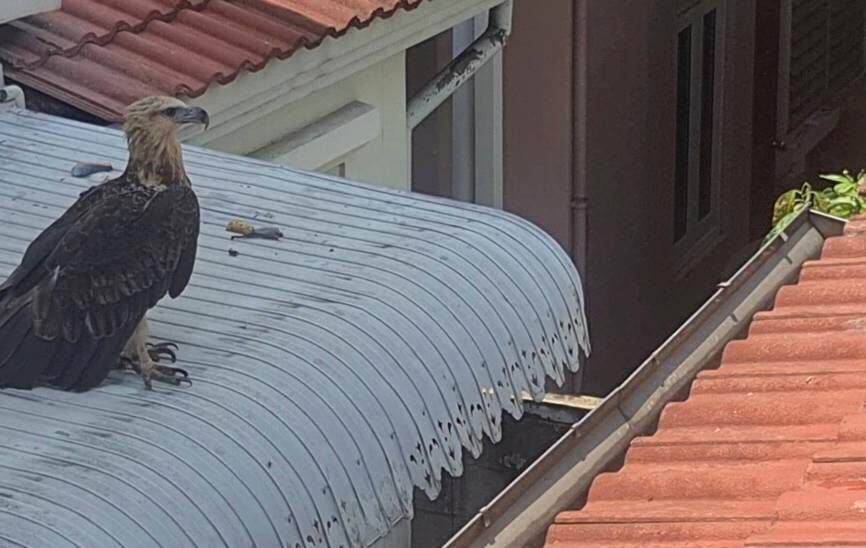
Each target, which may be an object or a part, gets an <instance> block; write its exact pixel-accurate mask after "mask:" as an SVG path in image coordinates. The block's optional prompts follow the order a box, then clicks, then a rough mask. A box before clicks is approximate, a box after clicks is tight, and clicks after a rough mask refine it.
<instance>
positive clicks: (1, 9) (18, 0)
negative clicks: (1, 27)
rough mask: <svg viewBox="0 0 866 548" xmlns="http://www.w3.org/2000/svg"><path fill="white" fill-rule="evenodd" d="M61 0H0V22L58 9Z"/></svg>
mask: <svg viewBox="0 0 866 548" xmlns="http://www.w3.org/2000/svg"><path fill="white" fill-rule="evenodd" d="M60 1H61V0H0V24H3V23H8V22H9V21H14V20H16V19H21V18H22V17H27V16H29V15H36V14H37V13H43V12H46V11H53V10H59V9H60Z"/></svg>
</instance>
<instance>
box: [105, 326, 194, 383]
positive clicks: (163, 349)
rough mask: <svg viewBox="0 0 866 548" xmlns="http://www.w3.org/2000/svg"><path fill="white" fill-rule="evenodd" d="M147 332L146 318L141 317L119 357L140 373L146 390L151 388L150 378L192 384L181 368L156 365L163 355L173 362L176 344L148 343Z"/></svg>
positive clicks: (122, 361)
mask: <svg viewBox="0 0 866 548" xmlns="http://www.w3.org/2000/svg"><path fill="white" fill-rule="evenodd" d="M148 334H149V329H148V325H147V320H145V319H142V320H141V322H140V323H139V324H138V327H136V328H135V332H134V333H133V334H132V337H131V338H130V339H129V342H128V343H127V345H126V350H125V352H124V354H126V356H124V357H123V358H121V363H122V364H123V363H124V362H126V363H127V364H128V365H129V366H130V367H131V368H132V369H133V370H134V371H135V372H136V373H138V374H140V375H141V378H142V379H144V386H145V387H146V388H147V389H148V390H150V389H151V388H152V387H151V380H156V381H160V382H165V383H168V384H174V385H179V384H180V383H182V382H188V383H190V384H192V381H190V380H189V374H188V373H187V372H186V371H184V370H183V369H180V368H178V367H170V366H167V365H157V362H159V361H160V360H161V359H162V358H163V357H167V358H168V359H169V361H171V363H174V361H175V358H176V355H175V353H174V350H176V349H177V345H176V344H174V343H170V342H164V343H157V344H151V343H148V342H147V338H148ZM130 355H131V357H130Z"/></svg>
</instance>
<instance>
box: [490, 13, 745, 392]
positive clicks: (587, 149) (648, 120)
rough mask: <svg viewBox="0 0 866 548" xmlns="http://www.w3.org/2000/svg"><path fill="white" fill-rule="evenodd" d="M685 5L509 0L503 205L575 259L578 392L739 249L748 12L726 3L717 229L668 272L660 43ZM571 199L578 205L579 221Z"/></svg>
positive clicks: (664, 77) (717, 277) (673, 313)
mask: <svg viewBox="0 0 866 548" xmlns="http://www.w3.org/2000/svg"><path fill="white" fill-rule="evenodd" d="M693 3H694V2H692V1H691V0H641V1H639V2H638V1H634V0H574V1H573V2H572V1H570V0H552V1H550V2H545V4H544V6H545V9H538V4H537V3H536V2H534V1H533V0H517V2H516V5H515V22H514V35H513V37H512V39H511V40H510V41H509V44H508V46H507V47H506V53H505V75H506V82H505V136H506V141H505V154H506V164H505V173H506V179H505V197H506V207H507V208H508V209H510V210H512V211H515V212H517V213H518V214H520V215H523V216H525V217H527V218H529V219H530V220H532V221H534V222H536V223H538V224H539V225H541V226H542V227H543V228H544V229H545V230H547V231H548V232H550V233H551V234H553V235H554V237H556V238H557V239H558V240H559V241H560V243H561V244H562V245H563V246H564V247H566V249H568V250H569V252H570V253H571V254H572V256H573V257H574V258H575V259H576V260H577V262H578V263H582V262H583V260H584V259H582V256H585V262H586V264H585V266H583V267H582V269H581V270H582V272H581V274H582V276H583V278H584V281H585V285H586V291H587V294H588V308H589V324H590V334H591V338H592V341H593V355H592V356H591V358H590V360H589V362H588V363H587V367H586V368H585V369H584V373H583V387H582V389H581V390H582V391H584V392H587V393H592V394H598V395H602V394H606V393H607V392H608V391H609V390H610V389H612V388H613V387H614V386H616V385H617V384H618V383H619V382H621V381H622V380H623V379H624V378H625V377H626V376H627V375H628V374H629V373H630V372H631V371H632V370H633V369H634V368H635V367H637V366H638V365H639V364H640V363H641V362H642V361H643V360H644V359H645V358H646V357H647V355H648V354H649V353H650V352H651V351H652V350H653V349H654V348H655V347H657V346H658V344H659V343H660V342H662V341H663V340H664V339H665V338H666V337H667V336H668V335H669V334H670V333H672V332H673V331H674V329H676V327H677V326H678V325H680V324H681V323H682V322H683V321H684V320H685V319H686V318H687V317H688V316H689V315H690V314H691V313H692V312H694V310H695V309H696V308H697V307H698V306H699V305H700V304H701V303H702V301H703V300H704V299H705V298H706V297H707V296H708V295H709V294H710V292H711V291H712V290H713V289H714V287H715V284H717V283H718V282H719V281H721V280H722V279H723V277H724V276H726V275H727V274H729V273H730V272H729V270H730V266H731V265H728V262H729V260H730V259H731V257H732V256H735V255H738V254H739V255H742V253H743V252H744V250H747V246H748V244H749V237H748V219H749V209H748V208H749V191H750V186H749V185H750V169H751V164H750V150H751V144H750V140H751V133H750V131H751V124H752V117H751V112H752V108H751V106H752V88H751V82H752V77H753V63H752V61H753V56H754V50H753V47H754V42H753V36H754V32H753V24H754V9H755V7H754V3H753V2H749V1H745V2H743V1H740V2H728V3H727V5H728V7H729V18H728V20H727V29H728V31H729V34H728V39H727V57H726V59H727V64H726V68H725V79H726V80H725V81H726V82H727V85H726V89H725V92H724V96H723V101H724V105H725V106H724V108H723V128H724V131H723V145H722V151H723V159H722V164H723V175H722V188H723V189H724V190H723V195H722V206H721V211H722V221H721V226H722V233H723V234H724V238H723V239H722V240H721V241H720V242H718V244H717V245H715V246H713V247H712V248H708V249H707V255H706V256H705V257H704V259H703V260H702V261H700V262H699V263H697V264H695V265H694V267H693V268H692V269H691V270H690V271H688V272H686V273H685V274H682V273H678V272H676V271H675V256H674V250H673V210H674V204H673V181H674V129H675V112H674V107H675V95H674V93H675V78H674V54H675V52H674V46H675V38H676V33H677V27H676V24H677V14H678V10H679V8H680V7H681V6H683V5H690V4H693ZM571 204H578V205H580V204H585V207H586V216H585V219H584V218H582V217H581V216H580V211H579V210H576V209H573V208H572V207H571ZM583 241H585V242H586V244H585V245H586V247H585V248H583V247H582V246H583V243H582V242H583ZM726 265H728V267H727V269H726ZM726 270H727V271H726Z"/></svg>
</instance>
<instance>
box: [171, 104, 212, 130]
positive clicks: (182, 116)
mask: <svg viewBox="0 0 866 548" xmlns="http://www.w3.org/2000/svg"><path fill="white" fill-rule="evenodd" d="M172 119H173V120H174V122H175V123H176V124H178V125H180V124H203V125H204V128H205V129H207V127H208V125H209V124H210V117H209V116H208V114H207V111H206V110H205V109H203V108H201V107H181V108H178V109H176V110H175V111H174V116H173V117H172Z"/></svg>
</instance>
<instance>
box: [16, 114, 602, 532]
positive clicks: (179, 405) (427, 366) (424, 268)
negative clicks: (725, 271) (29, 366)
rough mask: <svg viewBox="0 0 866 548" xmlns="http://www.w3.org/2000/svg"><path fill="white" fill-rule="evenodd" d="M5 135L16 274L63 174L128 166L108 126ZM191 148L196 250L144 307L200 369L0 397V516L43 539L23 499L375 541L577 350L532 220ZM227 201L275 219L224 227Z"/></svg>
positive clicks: (555, 250)
mask: <svg viewBox="0 0 866 548" xmlns="http://www.w3.org/2000/svg"><path fill="white" fill-rule="evenodd" d="M0 142H2V143H0V159H2V161H3V165H4V170H3V171H2V172H0V197H2V198H3V200H0V209H2V210H3V215H4V218H5V223H6V224H5V229H4V231H2V233H0V268H2V269H3V271H8V270H11V268H12V267H13V266H14V265H15V264H16V262H17V260H18V259H19V257H20V252H21V251H22V250H23V248H24V246H25V245H26V244H27V242H28V241H30V239H32V237H33V236H35V234H36V233H37V232H38V230H39V229H40V227H42V226H45V225H46V224H47V223H48V222H50V220H52V219H53V218H55V217H56V216H57V215H58V214H59V213H60V212H61V211H62V209H63V208H65V207H66V206H68V204H69V203H70V202H71V201H72V200H73V199H74V198H75V196H76V195H77V194H78V192H80V191H81V190H82V189H83V188H84V187H85V186H88V185H89V184H90V182H89V181H86V180H81V179H73V178H70V177H68V173H69V169H70V168H71V167H72V166H73V165H74V164H75V163H76V162H78V161H111V162H112V163H113V164H114V165H115V166H117V167H121V166H122V165H123V164H124V163H125V161H126V152H125V145H124V141H123V138H122V136H121V135H120V134H119V133H118V132H116V131H114V130H110V129H106V128H100V127H95V126H89V125H86V124H81V123H78V122H74V121H70V120H63V119H59V118H55V117H51V116H46V115H41V114H36V113H32V112H28V111H18V110H10V111H5V112H2V111H0ZM185 151H186V154H185V155H186V161H187V164H188V170H189V173H190V176H191V178H192V179H193V181H194V184H195V187H196V189H197V193H198V194H199V199H200V202H201V204H202V209H203V222H202V236H201V239H200V255H199V260H198V261H197V264H196V271H195V274H194V276H193V279H192V281H191V284H190V287H189V288H188V290H187V291H186V292H185V293H184V295H183V296H182V297H181V298H179V299H177V300H175V301H166V302H163V303H161V304H160V305H159V306H158V307H157V308H156V309H154V310H153V311H152V313H151V315H150V318H151V323H152V325H153V331H154V336H156V337H171V338H173V339H175V340H178V341H179V342H181V343H182V344H183V348H182V354H181V357H180V359H181V361H182V363H183V366H184V367H187V368H188V369H189V370H190V371H191V373H192V374H193V375H194V376H195V385H194V386H193V388H192V390H187V391H184V392H182V393H181V392H179V391H177V390H175V389H171V388H162V387H160V388H159V389H158V390H155V391H154V392H152V393H148V392H144V391H143V390H142V387H141V385H140V382H139V381H138V379H129V378H124V377H123V376H120V377H112V380H111V382H109V383H107V384H106V385H104V386H103V387H100V388H99V389H97V390H95V391H92V392H88V393H87V394H85V395H81V394H69V393H64V392H57V391H53V390H46V389H38V390H34V391H33V392H28V393H18V392H15V391H4V392H2V393H0V407H2V408H3V409H4V413H3V414H0V429H3V431H4V437H3V442H2V443H0V466H5V467H7V468H8V467H9V466H14V468H15V470H17V471H13V472H10V473H7V474H3V475H2V476H0V491H3V489H5V488H8V489H10V490H15V491H14V492H15V493H19V492H23V493H27V495H26V496H24V495H21V496H24V499H23V500H20V499H19V498H17V497H18V496H19V495H15V497H12V498H11V499H6V498H4V499H2V500H3V501H4V505H5V506H4V508H6V511H5V512H4V513H0V530H3V531H16V530H19V529H20V530H22V531H24V530H25V529H26V531H27V533H28V534H37V533H36V532H34V530H33V529H32V526H33V525H32V522H33V520H36V522H38V523H40V526H39V527H41V528H37V529H38V530H39V531H41V532H40V533H38V534H39V535H42V536H41V537H37V538H42V539H43V540H45V539H48V538H51V539H54V540H55V541H57V540H58V539H57V538H56V537H55V536H52V535H56V534H57V531H54V532H50V533H49V532H48V529H50V527H49V528H48V529H46V527H48V525H49V524H47V523H42V522H41V521H40V520H41V518H39V517H38V516H42V515H47V514H44V513H43V511H44V512H49V511H50V513H51V514H52V515H54V516H56V519H58V520H60V521H62V522H63V523H64V524H65V525H67V527H65V528H64V529H63V532H62V533H61V534H62V537H63V538H65V539H66V540H67V541H68V542H72V543H76V539H78V541H81V539H84V540H85V541H84V545H88V544H89V545H93V544H98V543H99V542H103V541H105V540H106V539H107V538H109V537H111V538H115V539H127V541H128V540H129V539H135V538H139V537H136V536H135V535H140V532H139V533H136V531H140V528H143V529H144V530H147V531H148V532H149V534H151V535H154V536H155V537H157V538H159V539H162V541H164V543H168V544H172V543H175V545H177V543H187V542H188V539H189V538H193V539H197V540H196V541H195V542H199V541H200V542H202V543H212V542H220V540H219V539H222V540H223V542H227V543H229V544H232V545H237V544H238V543H244V542H247V541H249V540H251V541H253V542H256V543H258V544H262V545H267V544H269V543H272V542H275V541H277V540H279V542H280V543H287V544H288V545H290V546H296V545H297V546H302V545H303V546H306V545H312V544H316V543H318V542H322V543H325V544H329V545H332V546H338V545H340V544H346V545H352V546H368V545H369V544H370V543H372V542H375V540H376V539H378V538H381V537H382V535H383V534H386V533H387V531H388V530H389V528H390V527H392V526H393V524H394V523H395V522H399V520H401V519H405V518H407V517H411V515H412V493H413V487H414V486H418V487H419V488H421V489H423V490H425V491H426V492H427V494H428V495H429V496H431V497H434V496H436V494H437V493H438V490H439V485H440V477H441V474H442V471H443V470H444V471H447V472H449V473H450V474H452V475H454V476H458V475H460V474H461V473H462V458H461V457H462V451H463V448H464V447H465V448H468V449H469V450H470V452H471V453H472V454H478V452H479V451H480V449H481V443H480V442H481V439H482V436H483V435H485V434H486V435H487V436H488V437H490V438H491V439H492V440H493V441H498V439H499V437H500V436H501V420H500V418H501V413H502V412H504V411H507V412H509V413H511V414H512V415H513V416H515V417H519V416H520V415H521V414H522V411H523V404H522V401H521V399H522V398H521V395H522V393H523V391H527V392H530V393H531V394H532V395H533V396H534V397H536V398H540V397H542V395H543V393H544V391H543V385H544V383H543V379H544V377H545V376H550V377H551V378H553V379H554V380H556V381H557V382H560V383H561V381H562V379H563V374H564V371H565V370H566V369H571V370H574V369H576V368H577V366H578V361H579V360H578V354H579V352H580V350H579V349H580V348H582V347H583V348H588V340H587V335H586V329H585V326H586V323H585V322H586V318H585V315H584V311H583V291H582V287H581V284H580V279H579V276H578V273H577V271H576V270H575V269H574V267H573V265H572V264H571V262H570V260H569V258H568V256H567V255H566V254H565V252H564V251H563V250H562V248H561V247H560V246H559V245H558V244H557V243H556V242H555V241H554V240H553V239H552V238H551V237H550V236H548V235H547V234H545V233H544V232H543V231H542V230H541V229H540V228H538V227H537V226H535V225H533V224H531V223H529V222H528V221H525V220H523V219H521V218H519V217H516V216H514V215H511V214H508V213H504V212H501V211H497V210H491V209H489V208H484V207H479V206H473V205H469V204H462V203H459V202H452V201H448V200H444V199H437V198H433V197H427V196H420V195H415V194H411V193H407V192H400V191H394V190H389V189H384V188H380V187H375V186H373V185H368V184H363V183H354V182H348V181H342V180H339V179H337V178H329V177H324V176H321V175H316V174H311V173H303V172H297V171H293V170H290V169H288V168H285V167H281V166H276V165H273V164H268V163H267V162H263V161H259V160H252V159H248V158H239V157H235V156H232V155H229V154H223V153H217V152H212V151H207V150H203V149H200V148H195V147H186V148H185ZM234 217H240V218H248V219H253V220H255V219H260V220H261V222H262V223H267V224H274V225H276V226H278V227H280V228H281V229H282V231H283V232H284V234H286V238H285V239H284V240H283V241H281V242H265V241H242V242H234V243H233V242H230V241H229V240H228V238H227V234H226V232H225V231H224V226H225V223H226V221H227V220H228V219H230V218H234ZM264 219H267V220H266V221H265V220H264ZM229 246H232V247H237V248H238V249H239V253H238V254H237V255H235V256H229V255H228V253H227V250H228V247H229ZM575 335H577V337H576V336H575ZM3 416H6V417H7V419H3V418H2V417H3ZM9 421H12V422H9ZM24 447H27V448H28V449H27V450H26V451H22V450H21V449H22V448H24ZM130 455H134V458H131V457H130ZM94 463H96V464H98V466H94ZM61 465H62V470H63V472H62V474H60V475H58V473H57V472H56V471H55V469H57V467H58V466H61ZM272 465H273V469H272ZM34 478H36V479H34ZM59 481H62V482H64V483H61V484H58V483H57V482H59ZM94 488H96V490H94ZM103 490H106V491H105V492H107V493H111V495H110V496H108V498H106V496H103V495H100V493H101V492H102V491H103ZM10 492H11V491H10ZM178 494H181V495H182V496H181V497H180V498H178ZM33 497H43V498H42V499H38V500H37V499H34V498H33ZM51 500H53V501H54V502H50V503H49V502H48V501H51ZM132 500H134V501H136V502H135V504H133V506H132V508H133V509H134V511H133V512H132V513H130V512H129V511H127V510H126V508H127V506H126V504H129V503H130V501H132ZM40 501H41V502H40ZM46 505H47V506H46ZM49 506H50V508H49ZM167 506H171V507H172V508H173V512H174V513H175V514H176V516H177V518H176V521H175V522H172V521H166V520H165V519H164V516H162V514H161V512H162V511H163V509H164V508H166V507H167ZM76 508H81V509H82V511H84V515H105V516H107V517H106V521H105V522H104V523H102V522H99V523H91V522H89V521H82V520H81V517H80V516H79V515H78V514H76V513H75V509H76ZM10 509H11V510H10ZM34 511H35V512H37V513H36V514H34V513H33V512H34ZM10 512H11V513H10ZM202 515H205V516H206V517H208V519H205V520H202V519H201V516H202ZM286 515H288V521H287V520H286ZM16 516H17V517H16ZM109 517H110V518H111V519H109ZM211 518H212V519H211ZM10 520H11V521H10ZM27 520H30V521H27ZM180 522H183V523H186V524H188V527H187V528H180V527H179V525H178V524H179V523H180ZM27 523H30V524H31V525H27V526H25V524H27ZM70 525H71V527H69V526H70ZM52 531H53V530H52ZM16 534H17V533H16ZM106 535H108V536H106ZM130 535H132V536H130ZM182 539H187V540H182ZM244 539H246V540H244ZM310 539H312V540H310ZM228 540H231V541H232V542H228ZM46 542H48V541H47V540H46ZM52 542H53V541H52ZM58 542H59V541H58ZM77 543H78V544H81V543H82V542H77Z"/></svg>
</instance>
